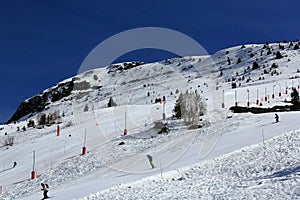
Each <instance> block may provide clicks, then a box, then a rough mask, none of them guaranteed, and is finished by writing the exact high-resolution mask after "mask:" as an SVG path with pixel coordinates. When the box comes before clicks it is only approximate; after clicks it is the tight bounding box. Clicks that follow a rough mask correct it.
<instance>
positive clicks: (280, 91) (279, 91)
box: [278, 83, 281, 97]
mask: <svg viewBox="0 0 300 200" xmlns="http://www.w3.org/2000/svg"><path fill="white" fill-rule="evenodd" d="M278 84H279V94H278V96H279V97H281V85H280V83H278Z"/></svg>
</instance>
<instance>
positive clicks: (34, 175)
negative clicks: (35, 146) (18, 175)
mask: <svg viewBox="0 0 300 200" xmlns="http://www.w3.org/2000/svg"><path fill="white" fill-rule="evenodd" d="M35 178H36V172H35V150H33V165H32V171H31V179H35Z"/></svg>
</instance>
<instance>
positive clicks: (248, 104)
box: [247, 89, 250, 107]
mask: <svg viewBox="0 0 300 200" xmlns="http://www.w3.org/2000/svg"><path fill="white" fill-rule="evenodd" d="M247 93H248V102H247V107H249V106H250V97H249V89H247Z"/></svg>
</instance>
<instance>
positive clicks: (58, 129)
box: [56, 125, 60, 136]
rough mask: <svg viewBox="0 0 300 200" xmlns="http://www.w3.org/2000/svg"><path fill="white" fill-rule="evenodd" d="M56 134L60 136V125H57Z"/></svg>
mask: <svg viewBox="0 0 300 200" xmlns="http://www.w3.org/2000/svg"><path fill="white" fill-rule="evenodd" d="M56 135H57V136H60V127H59V125H57V134H56Z"/></svg>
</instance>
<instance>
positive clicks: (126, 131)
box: [124, 112, 128, 135]
mask: <svg viewBox="0 0 300 200" xmlns="http://www.w3.org/2000/svg"><path fill="white" fill-rule="evenodd" d="M126 123H127V121H126V112H125V128H124V135H127V134H128V130H127V127H126Z"/></svg>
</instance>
